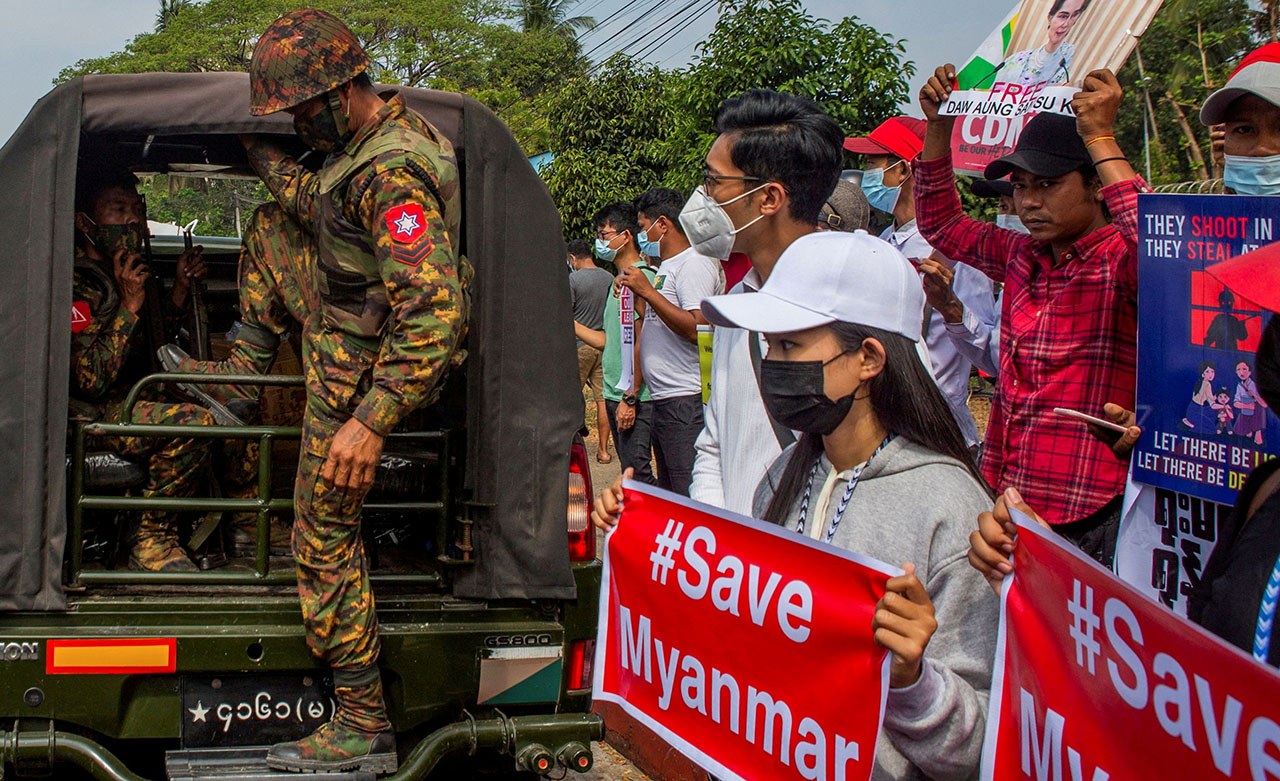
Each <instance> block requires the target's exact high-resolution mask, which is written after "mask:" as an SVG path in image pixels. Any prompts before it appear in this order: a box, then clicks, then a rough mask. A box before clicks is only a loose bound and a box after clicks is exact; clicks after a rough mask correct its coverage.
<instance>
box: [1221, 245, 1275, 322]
mask: <svg viewBox="0 0 1280 781" xmlns="http://www.w3.org/2000/svg"><path fill="white" fill-rule="evenodd" d="M1205 271H1208V272H1209V274H1210V275H1212V276H1213V278H1214V279H1216V280H1218V281H1219V282H1221V283H1222V284H1224V285H1226V286H1227V287H1228V288H1230V290H1231V292H1233V293H1235V294H1236V295H1238V296H1243V297H1244V298H1247V299H1249V300H1250V301H1252V302H1253V303H1255V304H1257V305H1258V306H1261V307H1263V308H1264V309H1267V310H1270V311H1272V312H1280V242H1275V243H1273V244H1268V245H1266V246H1265V247H1259V248H1258V249H1256V250H1253V251H1252V252H1246V253H1244V254H1243V255H1237V256H1236V257H1234V258H1232V259H1231V260H1224V261H1222V262H1221V263H1215V264H1213V265H1212V266H1209V267H1208V268H1206V269H1205Z"/></svg>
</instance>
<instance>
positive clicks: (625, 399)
mask: <svg viewBox="0 0 1280 781" xmlns="http://www.w3.org/2000/svg"><path fill="white" fill-rule="evenodd" d="M622 403H623V404H626V405H627V406H628V407H634V406H635V405H636V404H638V403H640V399H639V398H637V397H636V395H635V394H634V393H624V394H622Z"/></svg>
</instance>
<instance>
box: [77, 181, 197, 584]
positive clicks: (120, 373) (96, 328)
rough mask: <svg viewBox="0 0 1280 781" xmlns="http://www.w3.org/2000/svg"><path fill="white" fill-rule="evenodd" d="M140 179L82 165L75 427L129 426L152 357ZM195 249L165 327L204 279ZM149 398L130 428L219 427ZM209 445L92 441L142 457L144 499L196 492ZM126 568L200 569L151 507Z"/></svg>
mask: <svg viewBox="0 0 1280 781" xmlns="http://www.w3.org/2000/svg"><path fill="white" fill-rule="evenodd" d="M136 182H137V180H136V179H134V177H133V175H132V174H130V173H128V172H127V171H100V170H96V169H93V168H92V167H85V169H84V170H82V171H81V173H80V177H79V181H78V185H79V186H78V192H77V197H76V201H77V204H76V209H77V212H76V229H77V235H76V239H77V240H76V259H75V265H74V272H73V280H72V302H73V303H72V316H71V332H72V333H71V414H72V418H73V419H74V420H76V421H79V422H96V421H108V422H113V423H115V422H124V420H123V417H122V416H123V412H124V410H123V409H122V402H123V401H124V398H125V395H126V394H127V393H128V391H129V389H130V388H131V387H132V386H133V384H134V383H135V382H136V381H137V380H138V379H140V378H141V377H142V376H144V375H146V374H148V373H149V372H150V370H151V364H150V360H149V359H148V357H147V355H146V349H147V345H146V341H147V340H146V338H145V331H146V325H145V324H144V322H143V321H144V319H145V318H146V317H148V314H147V311H146V308H145V306H144V305H145V304H146V297H147V289H146V282H147V278H148V276H149V271H148V270H147V268H146V266H145V265H143V262H142V255H141V254H140V252H141V249H142V238H143V234H142V231H144V230H146V222H145V219H144V216H143V209H142V199H141V198H140V197H139V196H138V192H137V189H136ZM203 274H204V263H203V261H202V260H201V259H200V253H199V250H189V251H188V252H185V253H183V254H182V256H181V257H180V258H179V259H178V278H177V280H176V281H175V283H174V289H173V292H172V295H171V296H169V297H168V298H167V300H166V301H165V302H164V305H163V308H164V317H165V320H166V326H167V327H168V329H169V330H170V331H172V330H173V321H174V320H175V319H176V318H178V317H180V316H181V315H182V314H183V308H182V307H183V304H184V303H185V302H186V297H187V294H188V292H189V289H190V280H191V279H194V278H198V277H200V276H203ZM144 398H147V399H148V400H146V401H139V402H138V403H137V404H135V405H134V408H133V414H132V417H131V420H132V421H133V422H134V423H157V424H164V425H206V426H207V425H213V418H212V416H210V414H209V412H208V411H207V410H205V409H204V408H203V407H199V406H196V405H194V404H167V403H161V402H158V401H154V399H155V398H156V396H155V395H154V394H148V395H147V396H145V397H144ZM208 442H209V440H206V439H195V438H178V439H167V440H166V439H157V438H143V437H101V438H98V439H97V440H95V442H94V444H95V445H102V446H105V447H107V448H110V449H112V450H116V451H118V452H119V453H120V454H121V455H123V456H125V457H126V458H130V459H134V460H145V461H146V463H147V485H146V488H145V489H144V490H143V496H147V497H155V496H160V497H182V496H191V495H192V494H193V493H194V492H195V489H196V486H197V485H198V484H199V482H200V478H201V476H202V473H203V471H204V468H205V465H206V464H207V463H208V461H209V445H208ZM129 566H130V567H131V568H133V569H140V570H149V571H155V572H181V571H191V570H194V569H195V565H194V564H193V563H192V562H191V560H190V559H189V558H187V555H186V553H185V552H184V551H183V549H182V547H181V545H180V544H179V542H178V534H177V529H176V520H175V519H174V518H173V516H172V515H170V514H166V513H162V512H158V511H147V512H145V513H143V515H142V518H141V520H140V522H139V523H138V526H137V528H136V530H135V531H134V533H133V536H132V542H131V550H130V555H129Z"/></svg>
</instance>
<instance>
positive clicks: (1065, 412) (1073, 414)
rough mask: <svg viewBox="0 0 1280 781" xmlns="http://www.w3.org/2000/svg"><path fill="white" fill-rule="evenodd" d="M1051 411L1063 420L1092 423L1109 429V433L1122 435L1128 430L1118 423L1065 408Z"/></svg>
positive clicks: (1056, 408)
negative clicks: (1072, 419) (1071, 419)
mask: <svg viewBox="0 0 1280 781" xmlns="http://www.w3.org/2000/svg"><path fill="white" fill-rule="evenodd" d="M1053 411H1054V412H1055V413H1057V414H1059V415H1061V416H1063V417H1064V418H1075V419H1076V420H1078V421H1080V422H1082V423H1092V424H1093V425H1095V426H1101V427H1103V428H1105V429H1110V430H1111V431H1118V432H1120V433H1121V434H1124V433H1125V432H1127V431H1128V430H1129V429H1127V428H1125V427H1124V426H1122V425H1120V424H1119V423H1112V422H1111V421H1109V420H1107V419H1106V418H1099V417H1095V416H1093V415H1088V414H1086V413H1083V412H1080V411H1079V410H1074V409H1067V408H1066V407H1054V408H1053Z"/></svg>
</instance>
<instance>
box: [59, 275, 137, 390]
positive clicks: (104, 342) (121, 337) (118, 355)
mask: <svg viewBox="0 0 1280 781" xmlns="http://www.w3.org/2000/svg"><path fill="white" fill-rule="evenodd" d="M105 298H106V297H105V296H104V295H102V294H101V293H99V292H97V291H95V290H93V289H92V287H89V286H85V285H82V284H79V280H78V279H77V280H76V284H75V285H74V288H73V291H72V302H73V303H72V307H73V313H72V333H71V381H72V382H73V383H74V388H75V390H76V391H78V392H79V395H81V396H83V397H85V398H87V399H96V398H98V397H99V396H101V395H102V394H103V393H106V391H107V389H108V388H110V387H111V385H112V384H113V383H114V382H115V380H116V375H118V374H119V373H120V367H121V366H122V365H123V364H124V360H125V358H126V357H128V354H129V338H130V337H132V336H133V332H134V331H135V330H137V327H138V322H139V320H138V316H137V315H135V314H134V313H133V312H130V311H129V310H128V309H125V308H124V307H123V306H120V307H117V308H116V310H115V311H114V312H104V311H102V305H103V301H104V300H105ZM80 315H84V316H86V317H87V318H88V323H87V324H86V325H85V326H84V328H83V329H81V330H80V331H79V332H77V331H76V330H75V329H76V318H77V317H78V316H80Z"/></svg>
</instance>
